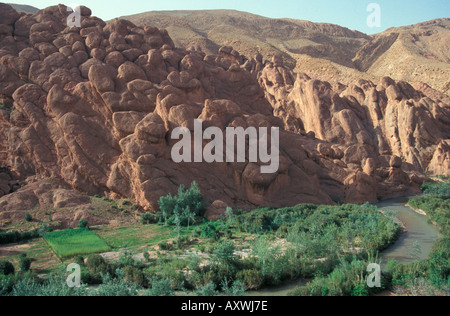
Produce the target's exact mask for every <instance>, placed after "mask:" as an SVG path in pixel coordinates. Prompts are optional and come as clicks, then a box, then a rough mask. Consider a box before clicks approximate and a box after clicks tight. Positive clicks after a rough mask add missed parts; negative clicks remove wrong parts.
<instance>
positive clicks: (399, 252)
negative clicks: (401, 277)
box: [377, 197, 439, 264]
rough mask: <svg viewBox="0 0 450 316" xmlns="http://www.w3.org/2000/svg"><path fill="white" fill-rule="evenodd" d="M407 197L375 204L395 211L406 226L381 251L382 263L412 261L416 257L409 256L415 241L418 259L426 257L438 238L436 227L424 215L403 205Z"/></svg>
mask: <svg viewBox="0 0 450 316" xmlns="http://www.w3.org/2000/svg"><path fill="white" fill-rule="evenodd" d="M408 199H409V198H407V197H403V198H397V199H392V200H387V201H383V202H381V203H379V204H377V206H378V207H379V208H380V209H381V210H389V211H394V212H396V213H397V215H396V216H397V218H398V219H399V220H400V221H401V222H402V223H403V224H404V225H405V227H406V232H405V233H403V234H402V235H401V236H400V238H399V239H398V240H397V241H396V242H395V243H394V244H393V245H392V246H390V247H389V248H388V249H386V250H385V251H383V252H382V257H383V261H382V262H383V263H386V262H387V261H389V260H390V259H396V260H397V261H399V262H401V263H403V264H408V263H411V262H413V261H414V260H416V259H414V258H411V252H412V251H413V250H414V244H415V243H417V244H418V245H419V246H420V250H421V254H420V256H419V259H421V260H422V259H426V258H428V256H429V255H430V253H431V250H432V248H433V245H434V244H435V242H436V241H437V240H438V239H439V231H438V227H436V226H435V225H433V224H430V223H428V218H427V217H426V216H424V215H420V214H418V213H416V212H414V211H413V210H412V209H411V208H409V207H407V206H405V204H406V203H407V202H408Z"/></svg>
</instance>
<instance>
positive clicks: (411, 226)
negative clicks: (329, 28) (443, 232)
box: [248, 197, 439, 296]
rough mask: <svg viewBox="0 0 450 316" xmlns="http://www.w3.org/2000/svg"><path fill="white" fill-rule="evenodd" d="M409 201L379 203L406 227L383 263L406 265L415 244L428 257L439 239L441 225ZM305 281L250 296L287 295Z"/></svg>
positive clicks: (286, 284)
mask: <svg viewBox="0 0 450 316" xmlns="http://www.w3.org/2000/svg"><path fill="white" fill-rule="evenodd" d="M408 200H409V197H401V198H396V199H391V200H386V201H383V202H380V203H378V204H377V206H378V208H379V209H380V210H384V211H393V212H395V213H396V217H397V218H398V219H399V220H400V221H401V222H402V223H403V225H404V226H405V230H406V231H405V232H404V233H403V234H402V235H401V236H400V238H399V239H398V240H397V241H396V242H395V243H394V244H393V245H391V246H390V247H389V248H388V249H386V250H384V251H383V252H382V253H381V256H382V266H384V265H385V264H386V262H388V261H389V260H391V259H396V260H397V261H399V262H400V263H403V264H408V263H411V262H413V261H414V260H416V259H413V258H411V252H412V250H413V249H414V245H415V244H417V245H419V246H420V251H421V253H420V256H419V257H420V259H426V258H427V257H428V256H429V255H430V253H431V250H432V248H433V245H434V243H435V242H436V241H437V240H438V238H439V231H438V228H437V227H436V226H435V225H433V224H429V223H428V218H427V217H426V216H423V215H420V214H418V213H416V212H414V211H413V210H412V209H411V208H409V207H407V206H406V205H405V204H406V203H407V202H408ZM305 283H306V281H304V280H297V281H294V282H293V281H290V282H287V283H285V284H283V285H281V286H278V287H273V288H266V289H261V290H258V291H250V292H248V296H287V294H288V293H289V292H290V291H292V290H293V289H295V288H296V287H298V286H302V285H304V284H305Z"/></svg>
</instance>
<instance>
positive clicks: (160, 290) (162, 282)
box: [148, 277, 175, 296]
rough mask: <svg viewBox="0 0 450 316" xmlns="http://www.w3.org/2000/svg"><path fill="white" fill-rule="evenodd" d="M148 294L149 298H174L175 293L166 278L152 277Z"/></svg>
mask: <svg viewBox="0 0 450 316" xmlns="http://www.w3.org/2000/svg"><path fill="white" fill-rule="evenodd" d="M148 294H149V295H150V296H174V295H175V292H174V290H173V289H172V287H171V282H170V280H169V279H168V278H163V279H158V278H156V277H154V278H153V279H152V280H151V290H150V291H149V293H148Z"/></svg>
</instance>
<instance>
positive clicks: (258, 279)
mask: <svg viewBox="0 0 450 316" xmlns="http://www.w3.org/2000/svg"><path fill="white" fill-rule="evenodd" d="M236 278H237V279H238V280H240V281H241V282H242V284H243V285H244V288H245V289H246V290H257V289H259V288H261V286H262V285H263V282H264V277H263V275H262V274H261V271H259V270H257V269H252V270H242V271H239V272H238V273H237V275H236Z"/></svg>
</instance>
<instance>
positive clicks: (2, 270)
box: [0, 261, 15, 275]
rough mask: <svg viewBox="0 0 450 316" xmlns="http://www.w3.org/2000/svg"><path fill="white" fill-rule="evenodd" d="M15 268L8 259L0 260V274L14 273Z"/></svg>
mask: <svg viewBox="0 0 450 316" xmlns="http://www.w3.org/2000/svg"><path fill="white" fill-rule="evenodd" d="M14 273H15V269H14V266H13V264H12V263H11V262H9V261H0V275H10V274H14Z"/></svg>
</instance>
